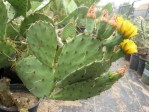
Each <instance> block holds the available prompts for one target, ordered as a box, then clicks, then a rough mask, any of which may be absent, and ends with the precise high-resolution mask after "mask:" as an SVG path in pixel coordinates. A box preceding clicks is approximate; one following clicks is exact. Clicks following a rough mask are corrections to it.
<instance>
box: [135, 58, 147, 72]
mask: <svg viewBox="0 0 149 112" xmlns="http://www.w3.org/2000/svg"><path fill="white" fill-rule="evenodd" d="M145 62H146V60H145V59H144V58H142V57H141V56H140V57H139V65H138V69H137V72H138V74H139V75H142V74H143V71H144V67H145Z"/></svg>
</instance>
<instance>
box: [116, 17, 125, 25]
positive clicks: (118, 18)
mask: <svg viewBox="0 0 149 112" xmlns="http://www.w3.org/2000/svg"><path fill="white" fill-rule="evenodd" d="M123 21H124V19H123V18H122V17H117V26H119V25H120V24H121V23H122V22H123Z"/></svg>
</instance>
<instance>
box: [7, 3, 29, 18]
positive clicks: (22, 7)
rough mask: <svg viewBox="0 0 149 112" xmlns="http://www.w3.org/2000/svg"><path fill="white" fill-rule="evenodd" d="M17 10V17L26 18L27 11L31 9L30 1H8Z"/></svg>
mask: <svg viewBox="0 0 149 112" xmlns="http://www.w3.org/2000/svg"><path fill="white" fill-rule="evenodd" d="M7 1H8V2H9V3H10V4H11V5H12V6H13V7H14V9H15V10H16V12H17V13H16V15H15V16H16V17H18V16H21V15H22V16H24V17H25V16H26V13H27V11H28V10H29V9H30V8H31V4H30V0H7Z"/></svg>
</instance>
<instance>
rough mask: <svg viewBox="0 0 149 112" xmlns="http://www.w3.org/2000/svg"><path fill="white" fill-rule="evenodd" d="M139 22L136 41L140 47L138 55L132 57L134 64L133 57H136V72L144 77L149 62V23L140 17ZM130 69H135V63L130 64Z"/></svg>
mask: <svg viewBox="0 0 149 112" xmlns="http://www.w3.org/2000/svg"><path fill="white" fill-rule="evenodd" d="M137 22H138V29H139V30H138V35H137V36H136V38H135V39H134V41H135V42H136V44H137V46H138V53H137V54H136V55H133V56H132V62H133V59H134V58H133V57H135V59H136V60H135V59H134V60H135V65H134V66H136V68H135V70H136V71H137V72H138V74H140V75H142V73H143V70H144V67H145V62H146V61H148V60H149V58H148V55H149V28H148V24H149V21H148V20H147V19H143V18H141V17H140V18H139V20H138V21H137ZM130 68H133V63H130Z"/></svg>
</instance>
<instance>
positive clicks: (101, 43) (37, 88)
mask: <svg viewBox="0 0 149 112" xmlns="http://www.w3.org/2000/svg"><path fill="white" fill-rule="evenodd" d="M94 9H95V8H94V6H92V7H91V8H89V11H88V13H87V14H86V15H87V16H86V20H87V21H86V24H87V25H86V26H87V27H86V30H85V32H83V33H81V34H78V35H76V33H74V31H75V30H74V28H75V27H74V26H73V27H72V26H71V24H70V23H68V24H67V25H66V26H65V28H64V30H63V31H62V33H60V34H59V33H58V34H57V33H56V30H55V28H56V27H54V26H53V25H52V24H50V23H47V22H44V21H38V22H35V23H33V24H32V25H31V26H30V28H29V29H28V30H27V31H26V37H27V42H28V44H29V47H30V50H31V51H32V53H33V54H32V55H31V56H29V57H26V58H24V59H21V60H18V62H17V63H16V71H17V73H18V76H19V77H20V78H21V80H22V81H23V83H24V84H25V85H26V87H27V88H28V89H29V90H30V91H31V92H32V93H33V94H34V95H35V96H38V97H44V96H46V97H49V98H52V99H58V100H78V99H85V98H89V97H92V96H95V95H98V94H100V93H101V92H102V91H105V90H107V89H109V88H110V87H111V86H112V85H113V84H114V83H115V82H116V81H117V80H118V79H119V78H121V77H122V76H123V74H124V71H125V69H123V70H121V71H120V72H112V73H111V72H108V70H109V68H110V66H111V63H112V62H114V61H116V60H117V59H119V58H120V57H122V56H124V53H125V52H126V51H127V53H128V52H129V53H134V52H137V49H136V48H137V47H136V45H135V44H134V43H133V42H132V41H131V42H130V41H129V39H127V40H125V38H129V37H132V36H135V35H136V30H137V29H136V28H135V27H134V26H133V25H132V24H131V23H130V22H128V21H127V20H122V19H120V18H118V17H116V16H115V15H114V16H113V17H112V18H111V19H109V17H108V16H107V11H103V14H102V16H101V17H100V18H99V20H100V22H99V23H98V24H97V26H96V27H95V25H93V22H96V21H95V20H94V19H96V13H95V11H94ZM77 11H79V10H77ZM74 12H75V11H74ZM71 14H74V13H71ZM71 14H70V15H71ZM69 19H70V16H68V17H67V18H65V19H64V21H65V20H69ZM64 21H62V23H63V22H64ZM65 22H66V21H65ZM59 24H60V23H59ZM69 25H70V26H69ZM90 25H91V26H92V28H91V29H90V28H89V27H88V26H90ZM128 25H129V26H133V27H131V28H133V29H130V30H131V34H130V33H129V32H130V31H129V30H128V29H127V26H128ZM69 28H70V29H69ZM72 30H73V31H72ZM94 30H95V31H94ZM72 32H73V33H72ZM125 33H127V35H126V34H125ZM128 35H129V36H128ZM67 36H68V37H67ZM69 36H73V37H72V38H71V40H69V41H65V43H63V46H59V45H58V41H59V37H60V38H61V39H62V40H64V39H66V40H67V38H69ZM123 40H124V41H123ZM127 42H129V43H130V45H131V47H130V48H129V47H128V46H127ZM126 46H127V47H126Z"/></svg>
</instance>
